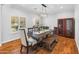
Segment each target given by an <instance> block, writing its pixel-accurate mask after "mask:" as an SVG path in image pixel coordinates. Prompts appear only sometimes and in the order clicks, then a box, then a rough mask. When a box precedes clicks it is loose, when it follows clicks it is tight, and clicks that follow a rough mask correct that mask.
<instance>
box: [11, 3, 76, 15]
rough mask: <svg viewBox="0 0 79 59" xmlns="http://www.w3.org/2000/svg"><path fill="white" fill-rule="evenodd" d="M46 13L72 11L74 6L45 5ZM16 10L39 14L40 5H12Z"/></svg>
mask: <svg viewBox="0 0 79 59" xmlns="http://www.w3.org/2000/svg"><path fill="white" fill-rule="evenodd" d="M45 5H46V6H47V7H46V11H47V13H48V14H54V13H58V12H63V11H74V7H75V4H45ZM12 6H14V7H16V8H19V9H21V10H23V11H28V12H32V13H41V12H42V5H41V4H16V5H12Z"/></svg>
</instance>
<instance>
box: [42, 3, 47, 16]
mask: <svg viewBox="0 0 79 59" xmlns="http://www.w3.org/2000/svg"><path fill="white" fill-rule="evenodd" d="M41 5H42V13H41V16H42V17H47V10H46V8H47V6H46V5H45V4H41Z"/></svg>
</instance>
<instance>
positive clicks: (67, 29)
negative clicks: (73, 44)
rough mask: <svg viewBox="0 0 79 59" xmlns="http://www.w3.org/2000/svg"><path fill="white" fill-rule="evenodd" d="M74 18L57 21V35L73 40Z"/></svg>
mask: <svg viewBox="0 0 79 59" xmlns="http://www.w3.org/2000/svg"><path fill="white" fill-rule="evenodd" d="M74 23H75V22H74V18H65V19H58V35H61V36H65V37H70V38H74V36H75V35H74V29H75V24H74Z"/></svg>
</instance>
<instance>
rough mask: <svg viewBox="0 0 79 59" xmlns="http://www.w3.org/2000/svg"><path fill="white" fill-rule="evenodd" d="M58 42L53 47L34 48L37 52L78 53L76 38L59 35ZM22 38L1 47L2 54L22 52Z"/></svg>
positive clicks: (0, 52)
mask: <svg viewBox="0 0 79 59" xmlns="http://www.w3.org/2000/svg"><path fill="white" fill-rule="evenodd" d="M57 39H58V43H57V44H56V45H55V47H54V48H53V49H52V51H48V50H47V49H42V48H40V49H37V50H34V51H33V53H35V54H78V49H77V46H76V43H75V39H71V38H66V37H62V36H57ZM20 45H21V43H20V40H15V41H12V42H9V43H6V44H3V45H2V46H1V47H0V54H20ZM24 52H25V50H24Z"/></svg>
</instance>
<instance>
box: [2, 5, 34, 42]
mask: <svg viewBox="0 0 79 59" xmlns="http://www.w3.org/2000/svg"><path fill="white" fill-rule="evenodd" d="M11 16H25V17H26V23H27V24H26V25H27V26H28V27H31V26H33V25H32V21H31V20H32V18H33V16H32V15H31V14H26V13H23V11H19V10H18V9H14V8H11V6H10V5H4V7H3V20H2V37H3V39H2V43H5V42H8V41H12V40H14V39H17V38H19V37H20V34H19V31H18V32H17V33H14V34H13V33H11ZM28 23H29V25H28Z"/></svg>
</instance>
